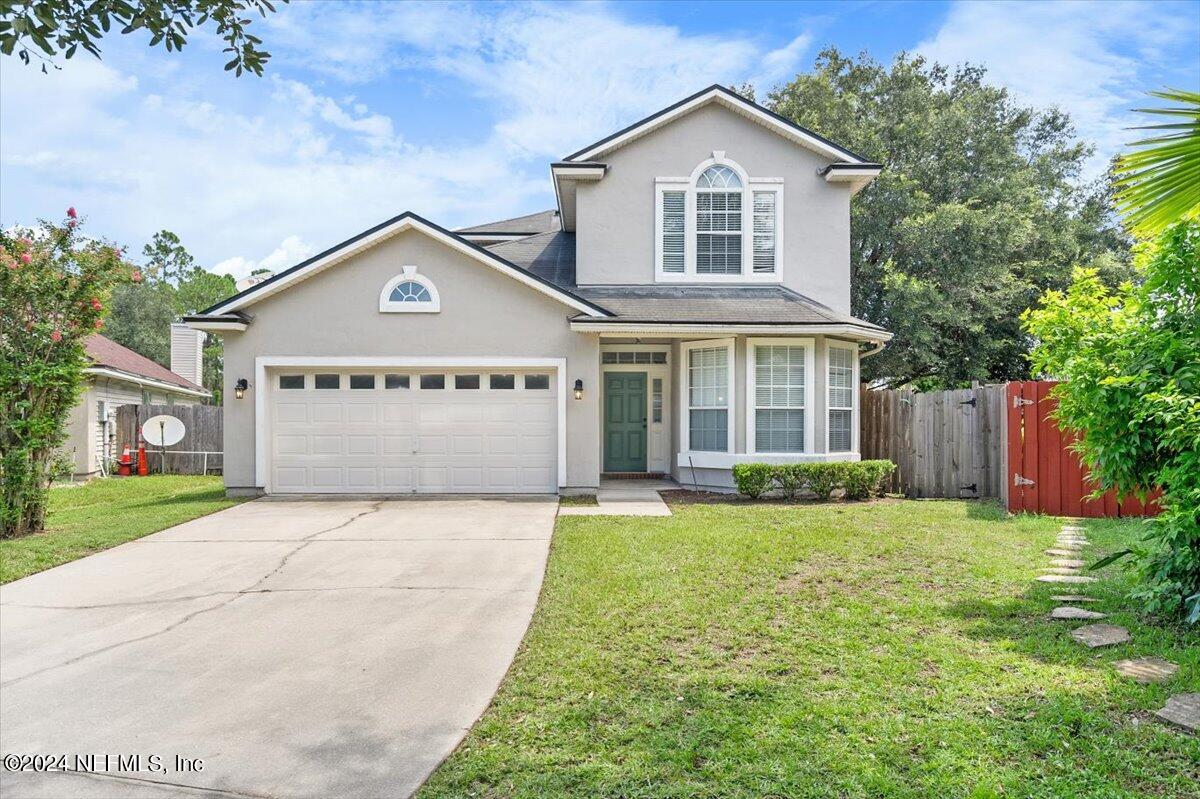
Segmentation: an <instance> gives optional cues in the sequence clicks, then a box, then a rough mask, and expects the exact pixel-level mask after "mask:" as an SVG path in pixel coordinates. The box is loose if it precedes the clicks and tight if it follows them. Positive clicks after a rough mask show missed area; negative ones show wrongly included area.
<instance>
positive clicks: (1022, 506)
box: [1005, 380, 1158, 516]
mask: <svg viewBox="0 0 1200 799" xmlns="http://www.w3.org/2000/svg"><path fill="white" fill-rule="evenodd" d="M1054 385H1055V383H1054V382H1052V381H1044V380H1039V381H1034V380H1029V381H1024V382H1016V381H1014V382H1012V383H1008V384H1007V387H1006V394H1007V396H1006V398H1005V406H1006V409H1007V413H1008V421H1007V428H1008V441H1007V450H1008V451H1007V460H1008V477H1007V484H1008V496H1007V505H1008V509H1009V510H1010V511H1011V512H1013V513H1019V512H1021V511H1029V512H1030V513H1049V514H1052V515H1054V516H1147V515H1150V516H1153V515H1155V514H1157V513H1158V506H1157V505H1155V504H1154V502H1153V500H1151V501H1150V502H1149V504H1148V506H1147V505H1143V504H1142V503H1141V502H1139V501H1138V500H1137V499H1136V498H1134V497H1126V498H1125V499H1124V500H1120V501H1118V499H1117V495H1116V493H1114V492H1112V491H1109V492H1108V493H1107V494H1105V495H1104V496H1103V497H1101V498H1099V499H1088V498H1087V495H1088V494H1090V493H1091V492H1092V491H1093V490H1095V485H1094V484H1093V483H1092V482H1091V480H1089V479H1088V475H1087V470H1086V469H1084V468H1083V466H1082V464H1080V462H1079V458H1078V456H1076V455H1075V453H1074V452H1072V451H1071V450H1070V449H1069V447H1070V445H1071V443H1072V442H1073V441H1074V440H1075V439H1074V436H1073V435H1071V434H1070V433H1064V432H1062V431H1061V430H1059V429H1058V425H1057V424H1055V422H1054V420H1053V419H1052V418H1050V414H1052V413H1053V412H1054V409H1055V408H1057V407H1058V401H1057V400H1055V399H1054V397H1052V396H1050V390H1051V389H1052V388H1054Z"/></svg>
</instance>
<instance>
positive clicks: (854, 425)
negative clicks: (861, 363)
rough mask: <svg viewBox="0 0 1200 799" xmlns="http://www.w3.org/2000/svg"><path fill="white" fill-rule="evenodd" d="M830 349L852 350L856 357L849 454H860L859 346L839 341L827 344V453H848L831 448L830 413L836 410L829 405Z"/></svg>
mask: <svg viewBox="0 0 1200 799" xmlns="http://www.w3.org/2000/svg"><path fill="white" fill-rule="evenodd" d="M830 347H837V348H839V349H846V350H850V351H851V352H853V353H854V355H853V356H852V357H851V359H850V365H851V367H852V369H853V372H852V373H851V375H850V397H851V399H850V449H849V452H851V453H854V454H858V453H859V442H858V434H859V421H858V386H859V382H858V355H859V353H858V345H857V344H856V343H854V342H852V341H839V342H836V343H835V342H832V341H826V342H825V451H826V452H828V453H830V454H833V455H844V454H846V453H847V451H846V450H838V451H837V452H834V451H833V450H832V449H831V448H830V446H829V438H830V433H831V432H832V428H831V427H830V425H829V413H830V411H832V410H834V408H832V407H830V405H829V364H830V360H829V349H830ZM837 410H845V408H838V409H837Z"/></svg>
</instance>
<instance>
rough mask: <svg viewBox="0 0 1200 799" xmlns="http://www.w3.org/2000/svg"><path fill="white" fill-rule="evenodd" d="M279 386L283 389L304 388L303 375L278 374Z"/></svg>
mask: <svg viewBox="0 0 1200 799" xmlns="http://www.w3.org/2000/svg"><path fill="white" fill-rule="evenodd" d="M279 387H280V388H284V389H295V388H304V375H280V376H279Z"/></svg>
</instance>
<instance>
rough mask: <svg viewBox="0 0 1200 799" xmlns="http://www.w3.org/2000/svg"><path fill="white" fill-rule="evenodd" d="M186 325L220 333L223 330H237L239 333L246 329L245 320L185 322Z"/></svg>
mask: <svg viewBox="0 0 1200 799" xmlns="http://www.w3.org/2000/svg"><path fill="white" fill-rule="evenodd" d="M184 324H185V325H187V326H188V327H190V328H192V329H193V330H205V331H209V332H214V333H219V332H223V331H230V330H232V331H236V332H238V333H240V332H242V331H243V330H245V329H246V323H245V322H223V321H213V322H184Z"/></svg>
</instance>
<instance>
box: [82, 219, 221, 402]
mask: <svg viewBox="0 0 1200 799" xmlns="http://www.w3.org/2000/svg"><path fill="white" fill-rule="evenodd" d="M142 256H143V258H144V259H145V260H144V263H143V266H142V273H143V277H144V279H143V281H142V282H141V283H139V284H129V285H123V286H118V287H117V289H116V290H115V291H114V292H113V302H112V305H113V313H112V317H111V318H110V319H109V322H108V325H107V327H106V328H105V331H104V332H105V335H107V336H108V337H109V338H111V339H112V340H113V341H115V342H117V343H118V344H121V345H122V346H125V347H129V349H131V350H133V351H135V352H138V353H141V354H142V355H145V356H146V357H147V358H149V359H151V360H152V361H155V362H157V363H160V364H162V365H163V366H168V367H169V366H170V365H171V322H173V321H175V319H177V318H178V317H180V316H185V315H187V314H191V313H196V312H198V311H201V310H203V309H204V308H207V307H208V306H210V305H212V304H214V303H216V302H217V301H219V300H223V299H225V298H226V297H229V296H231V295H232V294H234V293H235V292H236V290H237V289H236V287H235V284H234V280H233V278H232V277H230V276H229V275H217V274H213V273H212V272H209V271H208V270H207V269H205V268H204V267H202V266H200V265H199V264H197V263H196V261H195V259H194V258H193V257H192V256H191V254H190V253H188V251H187V249H185V248H184V246H183V244H182V243H181V242H180V240H179V237H178V236H176V235H175V234H174V233H172V232H171V231H169V230H160V231H159V232H158V233H155V234H154V238H153V239H152V240H151V241H150V243H149V244H147V245H146V246H145V247H144V248H143V249H142ZM223 354H224V349H223V347H222V341H221V338H220V337H219V336H209V337H208V338H207V340H206V341H205V344H204V378H203V382H204V387H205V388H207V389H208V390H210V391H212V392H213V401H214V402H215V403H217V404H220V401H221V394H220V391H221V371H222V361H223Z"/></svg>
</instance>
